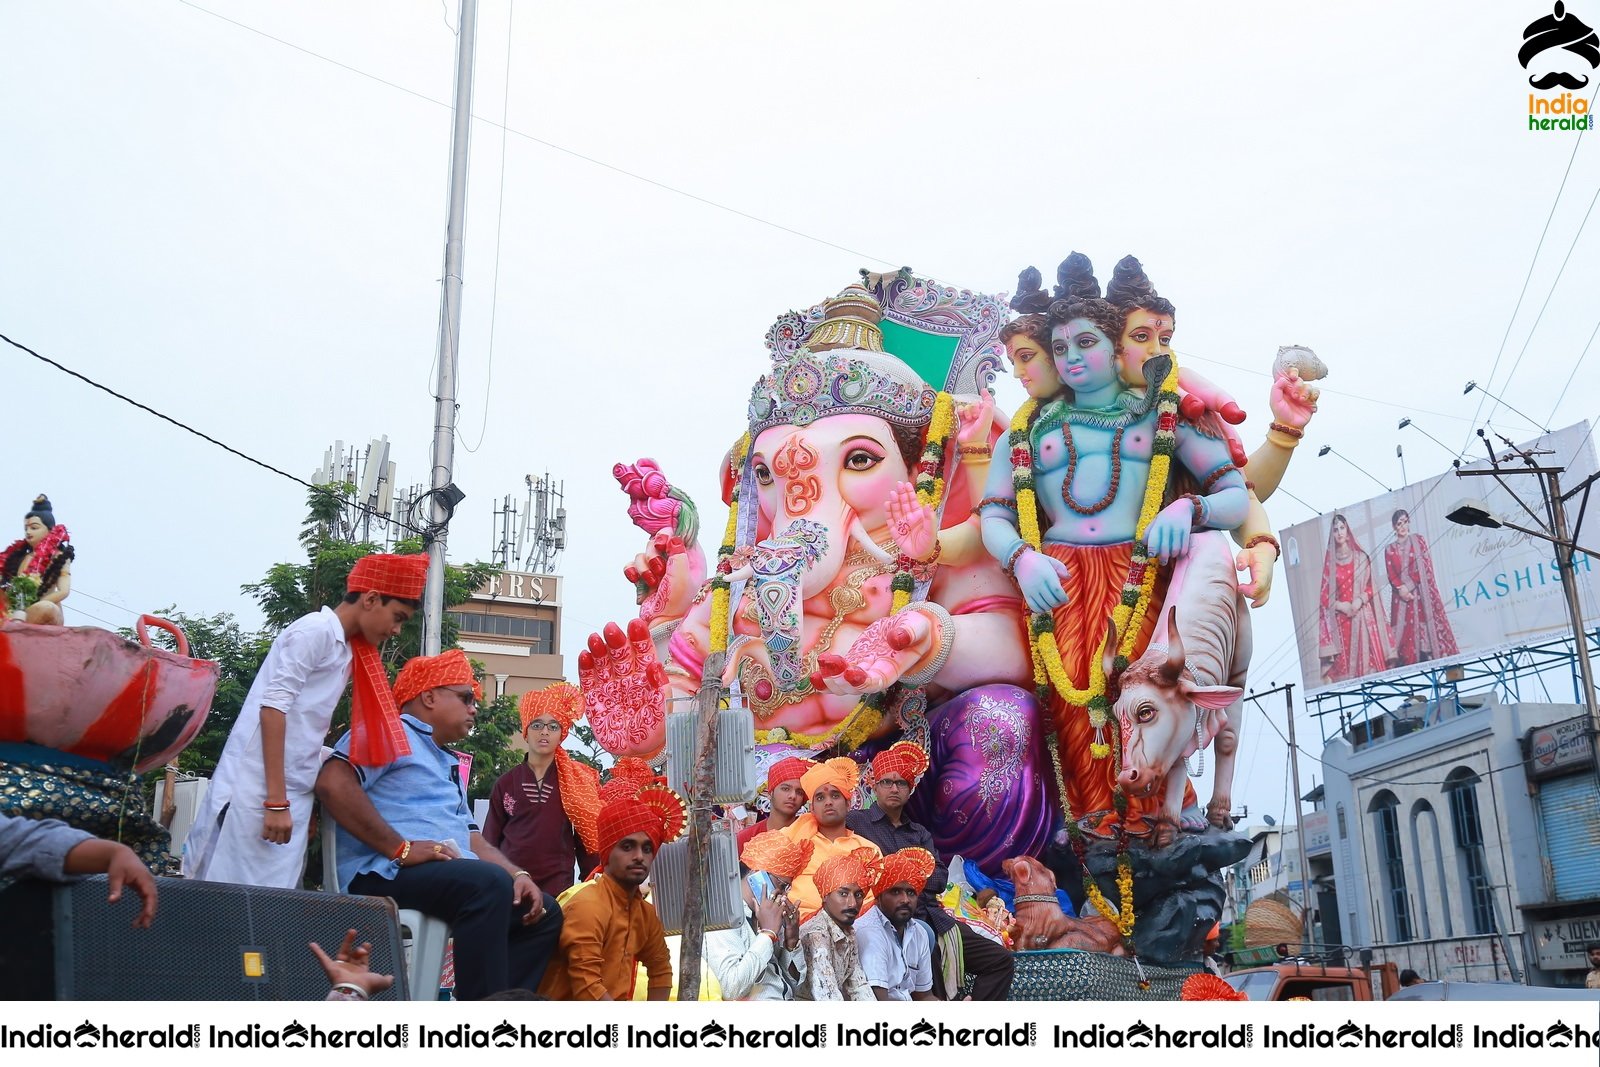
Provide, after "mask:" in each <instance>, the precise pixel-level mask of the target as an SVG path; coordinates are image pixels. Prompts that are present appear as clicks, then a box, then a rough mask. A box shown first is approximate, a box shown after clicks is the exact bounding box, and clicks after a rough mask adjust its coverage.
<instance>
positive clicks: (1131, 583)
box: [1009, 359, 1178, 951]
mask: <svg viewBox="0 0 1600 1067" xmlns="http://www.w3.org/2000/svg"><path fill="white" fill-rule="evenodd" d="M1038 406H1039V405H1038V401H1036V400H1034V399H1032V398H1029V400H1028V401H1027V403H1025V404H1023V405H1022V407H1021V408H1020V409H1019V410H1018V411H1017V414H1016V417H1015V418H1014V419H1012V421H1011V435H1010V439H1009V440H1010V444H1011V467H1012V485H1013V487H1014V488H1015V490H1016V496H1017V527H1018V533H1020V534H1021V535H1022V539H1023V543H1024V544H1026V545H1027V546H1028V547H1029V548H1031V549H1033V550H1034V551H1036V552H1038V551H1041V550H1042V545H1043V532H1042V531H1041V529H1040V527H1039V501H1038V497H1037V495H1036V493H1035V492H1034V484H1033V442H1032V437H1031V430H1032V424H1033V420H1034V415H1035V413H1036V412H1037V410H1038ZM1177 431H1178V362H1177V360H1175V359H1174V360H1173V361H1172V362H1171V365H1170V366H1169V367H1168V370H1167V374H1166V376H1165V378H1163V379H1162V382H1161V388H1160V390H1159V391H1158V392H1157V394H1156V433H1155V443H1154V447H1153V452H1152V455H1151V460H1150V475H1149V480H1148V481H1147V482H1146V483H1145V491H1144V501H1143V503H1142V505H1141V506H1140V508H1139V522H1138V525H1137V526H1136V527H1135V529H1134V542H1133V556H1132V559H1131V560H1130V562H1129V565H1128V576H1127V578H1126V579H1125V580H1124V582H1123V586H1122V596H1121V598H1120V599H1119V600H1118V602H1117V606H1116V608H1115V609H1114V610H1113V611H1112V614H1111V618H1112V621H1113V622H1115V623H1116V626H1117V633H1118V634H1119V635H1120V643H1119V645H1118V647H1117V654H1116V657H1115V658H1114V660H1113V664H1112V665H1113V667H1114V668H1115V669H1117V670H1121V669H1122V668H1124V667H1126V666H1127V665H1128V659H1129V657H1130V656H1131V655H1132V654H1133V650H1134V645H1135V644H1136V643H1137V641H1138V635H1139V630H1140V629H1141V628H1142V627H1143V624H1144V619H1145V616H1146V614H1147V613H1148V612H1149V610H1150V601H1151V598H1152V596H1153V594H1154V591H1155V583H1156V575H1157V572H1158V569H1159V568H1158V567H1157V565H1156V564H1155V562H1154V561H1153V560H1151V558H1150V556H1149V552H1148V549H1147V547H1146V545H1145V541H1144V534H1145V530H1146V529H1148V528H1149V526H1150V523H1152V522H1153V521H1155V517H1156V515H1157V514H1158V513H1159V512H1160V511H1161V500H1162V496H1163V495H1164V494H1165V492H1166V485H1167V477H1168V475H1169V474H1170V473H1171V470H1172V455H1173V453H1174V451H1176V448H1177V440H1178V436H1177ZM1063 432H1064V433H1067V434H1070V433H1071V430H1070V429H1067V428H1063ZM1055 629H1056V627H1055V617H1054V615H1053V614H1052V613H1051V612H1048V611H1043V612H1035V613H1034V614H1033V616H1032V618H1031V619H1030V623H1029V627H1028V632H1029V635H1030V639H1029V646H1030V649H1031V652H1032V658H1033V677H1034V684H1035V685H1036V686H1037V687H1038V689H1039V698H1040V701H1041V702H1043V701H1044V700H1046V699H1047V698H1048V696H1049V691H1050V689H1051V688H1054V689H1055V691H1056V692H1057V693H1059V694H1060V696H1061V698H1062V699H1063V700H1065V701H1066V702H1067V703H1068V704H1074V705H1077V706H1080V707H1083V708H1084V709H1085V710H1086V712H1087V714H1088V717H1089V724H1090V725H1091V726H1092V727H1094V741H1093V742H1092V743H1091V744H1090V746H1089V752H1090V755H1091V756H1093V758H1095V759H1105V758H1106V757H1107V756H1110V755H1111V754H1112V744H1108V743H1107V741H1106V734H1105V727H1106V721H1107V717H1108V713H1109V712H1110V710H1111V703H1110V700H1109V698H1108V696H1107V693H1106V672H1105V664H1104V661H1103V658H1102V657H1100V656H1093V657H1091V658H1090V661H1089V683H1088V685H1086V686H1084V687H1082V688H1078V687H1077V686H1074V685H1073V684H1072V679H1071V678H1069V677H1068V676H1067V670H1066V665H1065V664H1064V663H1062V662H1061V649H1060V647H1059V646H1057V644H1056V640H1055ZM1112 736H1113V741H1120V738H1118V737H1117V736H1116V734H1115V733H1113V735H1112ZM1046 744H1047V747H1048V748H1049V750H1050V766H1051V769H1052V770H1053V771H1054V772H1055V780H1056V795H1057V796H1058V797H1060V798H1061V813H1062V815H1063V816H1064V817H1065V818H1066V824H1067V836H1068V838H1069V840H1070V841H1071V844H1072V851H1073V853H1074V854H1075V855H1076V856H1077V857H1078V863H1079V866H1080V867H1081V868H1082V869H1083V888H1084V892H1085V894H1086V895H1087V896H1088V898H1089V902H1090V903H1091V904H1093V905H1094V908H1095V910H1096V911H1097V912H1099V913H1100V914H1101V915H1103V916H1105V917H1107V918H1109V919H1111V920H1112V921H1113V922H1115V923H1116V926H1117V931H1118V932H1119V933H1120V934H1121V935H1122V938H1123V940H1124V941H1125V942H1128V945H1129V950H1130V951H1132V938H1133V928H1134V912H1133V860H1132V858H1131V856H1130V855H1129V854H1128V835H1127V833H1126V831H1125V829H1124V828H1123V826H1122V823H1123V821H1124V820H1125V819H1126V816H1127V810H1128V798H1127V795H1126V794H1125V793H1124V792H1123V791H1122V790H1121V789H1120V788H1118V789H1117V790H1115V791H1114V792H1113V793H1112V803H1113V804H1114V805H1115V807H1116V812H1117V817H1118V826H1117V835H1116V836H1117V897H1118V905H1117V906H1116V907H1112V906H1111V902H1110V901H1108V900H1107V899H1106V897H1105V894H1104V893H1102V892H1101V891H1100V886H1099V885H1098V883H1096V882H1095V880H1094V877H1093V876H1092V875H1091V874H1090V873H1089V867H1088V863H1087V862H1086V854H1087V852H1088V844H1087V842H1086V841H1085V840H1084V834H1083V828H1082V827H1080V826H1079V825H1078V820H1077V819H1076V818H1075V817H1074V816H1073V813H1072V805H1071V803H1070V802H1069V801H1068V799H1067V788H1066V781H1065V779H1064V777H1063V775H1062V773H1061V752H1060V743H1059V740H1058V738H1057V736H1056V733H1055V731H1048V732H1047V736H1046ZM1120 747H1121V746H1120V744H1118V745H1117V748H1118V749H1119V751H1118V752H1117V754H1116V755H1117V763H1118V764H1119V765H1120V763H1121V755H1122V754H1121V752H1120ZM1119 769H1120V767H1119Z"/></svg>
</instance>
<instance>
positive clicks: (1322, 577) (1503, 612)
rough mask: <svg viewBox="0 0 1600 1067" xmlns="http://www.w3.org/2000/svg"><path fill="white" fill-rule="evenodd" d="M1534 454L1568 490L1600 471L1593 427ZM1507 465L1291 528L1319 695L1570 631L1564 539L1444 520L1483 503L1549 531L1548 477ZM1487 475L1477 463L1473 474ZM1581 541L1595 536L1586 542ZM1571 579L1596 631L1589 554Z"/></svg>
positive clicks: (1306, 644)
mask: <svg viewBox="0 0 1600 1067" xmlns="http://www.w3.org/2000/svg"><path fill="white" fill-rule="evenodd" d="M1529 447H1531V448H1533V449H1538V450H1544V451H1545V452H1546V454H1544V455H1540V456H1539V457H1538V459H1539V462H1540V463H1541V464H1543V465H1546V466H1556V467H1563V468H1565V471H1566V473H1565V474H1563V475H1562V487H1563V489H1567V488H1570V487H1572V486H1576V485H1578V484H1579V483H1580V482H1582V480H1583V479H1584V478H1586V477H1588V476H1589V475H1590V474H1593V473H1594V471H1595V469H1596V467H1595V449H1594V444H1593V441H1592V440H1591V438H1590V434H1589V427H1588V425H1587V424H1580V425H1577V426H1569V427H1567V428H1565V429H1562V430H1557V431H1554V432H1553V433H1549V434H1546V435H1544V436H1543V437H1540V438H1538V439H1537V440H1535V441H1534V442H1532V443H1531V444H1530V446H1529ZM1504 466H1505V467H1506V470H1507V473H1506V474H1505V476H1504V478H1503V481H1504V483H1505V484H1504V485H1502V484H1501V481H1502V479H1495V478H1489V477H1465V478H1464V477H1460V476H1458V475H1457V474H1456V473H1455V472H1454V471H1451V472H1449V473H1446V474H1442V475H1440V476H1438V477H1436V478H1430V479H1428V480H1427V481H1423V482H1417V483H1416V484H1413V485H1408V486H1405V487H1404V488H1402V489H1397V490H1395V491H1394V492H1391V493H1385V494H1384V495H1382V496H1378V497H1373V498H1372V499H1370V500H1364V501H1361V502H1360V503H1357V504H1352V505H1350V506H1349V507H1344V508H1340V509H1338V510H1337V511H1333V512H1329V513H1327V514H1324V515H1320V516H1318V517H1317V518H1315V519H1311V520H1308V521H1306V522H1302V523H1300V524H1298V525H1296V526H1291V527H1289V528H1288V529H1287V530H1284V531H1283V532H1282V536H1281V540H1282V542H1283V568H1284V577H1285V580H1286V581H1287V583H1288V586H1289V602H1290V607H1291V610H1292V611H1293V614H1294V622H1295V639H1296V642H1297V644H1298V647H1299V652H1300V668H1301V671H1302V673H1303V675H1304V678H1305V684H1306V691H1307V693H1316V692H1319V691H1325V690H1333V689H1341V688H1349V687H1352V686H1354V685H1356V684H1358V683H1360V682H1363V681H1368V680H1372V679H1380V678H1394V677H1399V676H1403V675H1405V674H1409V673H1414V672H1415V671H1416V670H1417V669H1418V668H1420V667H1424V666H1443V665H1445V664H1448V663H1451V662H1456V661H1460V660H1466V659H1471V658H1474V657H1476V656H1480V655H1483V654H1486V653H1492V652H1495V651H1497V650H1500V649H1505V648H1511V647H1515V646H1518V645H1527V644H1534V643H1538V642H1540V641H1544V640H1547V639H1550V638H1553V637H1559V636H1562V635H1564V634H1567V633H1570V625H1569V623H1568V615H1567V607H1566V600H1565V595H1564V593H1563V592H1562V588H1561V570H1560V567H1559V565H1558V564H1557V561H1556V551H1555V546H1554V545H1553V544H1551V543H1550V542H1548V541H1545V540H1541V539H1539V538H1535V537H1532V536H1529V535H1527V534H1523V533H1519V532H1517V531H1515V530H1511V529H1508V528H1505V527H1499V528H1487V527H1482V526H1460V525H1457V524H1455V523H1452V522H1450V521H1449V520H1448V519H1447V518H1446V516H1447V515H1449V514H1450V512H1452V511H1454V510H1455V509H1456V508H1457V507H1458V506H1459V505H1460V504H1462V503H1464V502H1468V501H1474V502H1478V504H1479V506H1480V507H1481V508H1483V510H1486V511H1488V512H1489V514H1491V515H1494V516H1498V517H1500V518H1503V519H1505V520H1506V521H1509V522H1512V523H1515V524H1516V525H1519V526H1525V527H1528V528H1530V529H1539V528H1541V527H1542V526H1544V525H1545V522H1546V512H1545V497H1544V493H1543V492H1542V491H1541V479H1540V477H1539V476H1536V475H1532V474H1520V473H1515V468H1514V466H1513V465H1510V464H1506V465H1504ZM1486 468H1487V464H1485V463H1478V464H1472V465H1470V466H1467V467H1466V468H1464V469H1468V470H1477V469H1486ZM1512 491H1515V496H1513V493H1512ZM1517 498H1520V500H1521V503H1519V501H1518V499H1517ZM1596 503H1597V506H1600V500H1597V501H1596ZM1524 504H1526V505H1527V507H1528V508H1531V509H1532V510H1533V512H1535V513H1536V515H1537V521H1536V519H1535V517H1534V516H1533V515H1530V514H1529V512H1528V511H1527V510H1524ZM1576 504H1577V501H1576V500H1574V501H1573V506H1574V507H1576ZM1579 540H1580V543H1591V542H1592V539H1590V538H1587V537H1585V536H1583V535H1582V534H1580V538H1579ZM1573 576H1574V578H1575V579H1576V581H1577V583H1578V592H1579V596H1578V602H1579V605H1580V607H1581V608H1582V610H1583V614H1584V620H1585V623H1586V625H1593V623H1594V620H1595V619H1596V618H1597V617H1600V584H1597V583H1600V570H1597V569H1596V567H1595V565H1594V562H1593V561H1592V560H1591V559H1590V558H1589V557H1588V556H1586V555H1582V554H1579V555H1578V556H1577V557H1576V559H1575V561H1574V563H1573Z"/></svg>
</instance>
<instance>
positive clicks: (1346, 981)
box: [1226, 945, 1400, 1000]
mask: <svg viewBox="0 0 1600 1067" xmlns="http://www.w3.org/2000/svg"><path fill="white" fill-rule="evenodd" d="M1278 955H1279V957H1280V958H1279V959H1278V960H1277V961H1276V962H1274V963H1268V964H1265V965H1263V966H1259V967H1244V968H1240V969H1238V970H1235V971H1232V972H1230V973H1229V974H1228V975H1226V979H1227V982H1228V984H1229V985H1231V986H1233V988H1235V989H1237V990H1239V991H1240V992H1242V993H1243V994H1244V995H1245V996H1247V997H1249V998H1250V999H1251V1000H1387V999H1388V997H1389V995H1390V994H1392V993H1394V992H1395V991H1396V990H1398V989H1399V988H1400V975H1399V972H1398V969H1397V968H1396V967H1395V965H1394V964H1392V963H1384V964H1379V965H1378V966H1377V967H1374V968H1372V969H1371V970H1368V969H1367V968H1365V967H1353V966H1351V965H1350V964H1351V961H1350V959H1349V956H1348V952H1347V951H1346V950H1339V949H1334V950H1326V949H1323V950H1317V951H1307V952H1298V953H1297V952H1294V951H1293V950H1291V949H1290V948H1289V946H1287V945H1279V946H1278Z"/></svg>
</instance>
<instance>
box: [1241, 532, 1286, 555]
mask: <svg viewBox="0 0 1600 1067" xmlns="http://www.w3.org/2000/svg"><path fill="white" fill-rule="evenodd" d="M1257 545H1271V546H1272V551H1274V552H1276V553H1277V556H1276V557H1275V558H1276V559H1282V558H1283V546H1282V545H1280V544H1278V539H1277V538H1276V537H1273V536H1272V535H1271V534H1265V533H1263V534H1256V535H1255V536H1254V537H1252V538H1250V539H1249V540H1247V541H1246V542H1245V543H1244V547H1245V548H1254V547H1256V546H1257Z"/></svg>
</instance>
